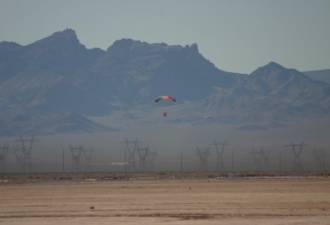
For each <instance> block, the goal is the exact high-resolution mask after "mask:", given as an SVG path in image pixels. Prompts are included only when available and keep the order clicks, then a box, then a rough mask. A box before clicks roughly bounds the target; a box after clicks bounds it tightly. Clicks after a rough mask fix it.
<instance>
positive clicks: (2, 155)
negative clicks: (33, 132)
mask: <svg viewBox="0 0 330 225" xmlns="http://www.w3.org/2000/svg"><path fill="white" fill-rule="evenodd" d="M8 151H9V145H8V144H1V145H0V174H1V173H3V174H4V173H6V172H7V171H6V159H7V155H8Z"/></svg>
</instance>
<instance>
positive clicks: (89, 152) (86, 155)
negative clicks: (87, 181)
mask: <svg viewBox="0 0 330 225" xmlns="http://www.w3.org/2000/svg"><path fill="white" fill-rule="evenodd" d="M93 153H94V150H93V149H92V148H89V149H83V150H82V157H83V160H84V171H86V172H90V171H91V169H92V168H91V163H92V158H93Z"/></svg>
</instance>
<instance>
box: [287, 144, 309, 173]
mask: <svg viewBox="0 0 330 225" xmlns="http://www.w3.org/2000/svg"><path fill="white" fill-rule="evenodd" d="M305 146H306V144H304V143H303V142H302V143H300V144H289V145H286V146H285V147H288V148H289V149H290V150H291V152H292V155H293V170H294V171H295V172H300V171H303V169H304V167H303V165H302V159H301V155H302V153H303V151H304V147H305Z"/></svg>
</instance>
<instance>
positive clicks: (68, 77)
mask: <svg viewBox="0 0 330 225" xmlns="http://www.w3.org/2000/svg"><path fill="white" fill-rule="evenodd" d="M1 43H2V44H1ZM1 43H0V108H1V110H0V115H2V116H3V118H7V121H5V122H6V124H10V123H13V127H15V129H17V133H21V132H24V129H21V130H19V128H20V127H21V125H19V123H20V121H17V120H15V119H13V117H10V116H8V115H10V114H14V115H15V114H21V113H22V112H26V114H27V118H38V117H33V116H32V115H33V114H36V115H41V114H43V115H44V116H41V117H40V118H42V119H41V120H43V119H45V118H47V115H49V117H50V118H56V119H54V120H53V121H54V124H53V126H54V127H56V124H55V123H58V124H61V122H60V120H65V119H64V118H70V120H72V121H87V120H88V117H91V116H106V115H111V114H112V113H114V112H120V111H121V110H125V109H136V108H147V109H148V110H149V108H150V109H151V108H152V107H151V106H152V103H153V99H154V97H155V96H159V95H169V94H170V95H174V96H175V97H176V98H177V99H178V106H177V107H178V108H180V110H182V112H183V114H184V115H187V118H184V119H183V120H182V121H190V122H191V121H194V120H198V121H201V120H203V119H202V118H204V117H206V118H209V119H211V120H214V121H220V120H221V121H241V122H249V121H252V122H255V121H258V120H264V121H269V122H270V123H272V124H276V121H279V120H282V119H285V120H290V119H292V118H312V117H320V116H326V115H327V114H329V112H330V97H329V96H330V85H329V84H327V83H325V82H321V81H315V80H313V79H311V78H310V77H308V76H306V75H305V74H304V73H301V72H299V71H297V70H295V69H288V68H285V67H283V66H282V65H280V64H278V63H276V62H270V63H268V64H266V65H264V66H262V67H259V68H257V69H256V70H255V71H253V72H252V73H250V74H249V75H243V74H239V73H232V72H227V71H224V70H221V69H219V68H217V67H216V66H215V65H214V64H213V63H212V62H210V61H209V60H208V59H206V58H205V57H204V56H203V55H202V54H201V53H200V52H199V50H198V45H197V44H195V43H194V44H191V45H185V46H181V45H167V44H165V43H151V44H150V43H147V42H143V41H138V40H133V39H129V38H126V39H120V40H117V41H115V42H114V43H113V44H112V45H111V46H109V47H108V48H107V50H102V49H98V48H93V49H87V48H86V47H85V46H84V45H83V44H81V43H80V41H79V39H78V37H77V35H76V33H75V31H74V30H72V29H66V30H64V31H60V32H55V33H53V34H52V35H50V36H48V37H46V38H43V39H40V40H38V41H36V42H33V43H31V44H29V45H26V46H21V45H18V44H15V43H10V42H1ZM1 46H2V47H1ZM15 49H16V50H15ZM185 102H189V104H188V105H189V107H187V105H185ZM191 111H195V112H197V114H196V113H193V114H194V116H192V117H190V118H189V116H190V115H192V113H191ZM65 113H70V114H71V115H76V117H77V118H78V117H80V118H84V119H78V120H74V117H75V116H69V117H65V116H61V115H64V114H65ZM146 115H147V114H145V116H146ZM196 115H199V116H197V117H196ZM212 118H213V119H212ZM85 119H86V120H85ZM33 120H34V121H36V120H37V119H33ZM55 121H56V122H55ZM88 121H89V122H84V123H83V124H85V126H86V127H94V126H95V128H97V127H102V125H100V124H96V123H95V122H93V121H91V120H88ZM274 121H275V122H274ZM33 123H34V124H38V123H36V122H33ZM33 123H32V124H33ZM41 124H47V126H48V127H49V126H50V125H49V124H48V123H41ZM92 124H93V125H92ZM40 126H41V125H38V129H39V130H40V131H41V132H42V131H43V130H44V131H46V130H47V129H44V128H42V127H40ZM44 126H45V125H44ZM9 127H10V126H9ZM73 127H74V129H73ZM77 128H79V129H82V130H84V126H82V127H80V126H71V127H70V126H69V128H68V130H67V132H69V131H70V129H71V131H72V132H76V131H77ZM0 129H1V128H0ZM8 129H9V128H8ZM8 129H7V130H8ZM50 130H55V131H56V130H60V131H59V132H63V130H61V129H55V128H54V129H51V128H50ZM95 130H98V129H95ZM32 131H33V129H32ZM29 132H31V130H30V131H29ZM35 132H38V130H37V126H36V129H35ZM0 133H1V132H0ZM8 133H11V134H14V133H15V131H13V130H11V131H8Z"/></svg>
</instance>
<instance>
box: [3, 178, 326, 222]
mask: <svg viewBox="0 0 330 225" xmlns="http://www.w3.org/2000/svg"><path fill="white" fill-rule="evenodd" d="M0 224H6V225H7V224H8V225H18V224H25V225H58V224H67V225H69V224H70V225H74V224H77V225H78V224H79V225H84V224H89V225H93V224H98V225H103V224H116V225H118V224H129V225H130V224H132V225H133V224H143V225H146V224H152V225H159V224H171V225H176V224H178V225H179V224H180V225H186V224H196V225H197V224H198V225H201V224H203V225H210V224H214V225H215V224H217V225H221V224H226V225H234V224H235V225H246V224H251V225H252V224H253V225H256V224H262V225H274V224H281V225H283V224H295V225H298V224H299V225H304V224H306V225H314V224H317V225H323V224H324V225H325V224H330V179H329V178H317V177H314V178H288V177H287V178H285V177H281V178H249V179H247V178H245V179H243V178H237V179H236V178H235V179H182V180H176V179H165V180H130V181H106V182H104V181H96V180H86V181H82V182H43V183H24V184H10V183H7V184H1V185H0Z"/></svg>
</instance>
